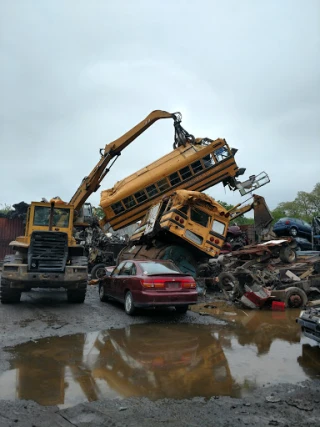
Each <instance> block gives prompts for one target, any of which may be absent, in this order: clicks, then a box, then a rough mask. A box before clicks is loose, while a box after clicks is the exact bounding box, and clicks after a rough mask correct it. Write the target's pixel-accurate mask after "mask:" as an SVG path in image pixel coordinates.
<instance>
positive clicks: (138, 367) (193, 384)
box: [92, 325, 240, 399]
mask: <svg viewBox="0 0 320 427" xmlns="http://www.w3.org/2000/svg"><path fill="white" fill-rule="evenodd" d="M96 346H97V348H98V349H99V352H100V357H99V359H98V361H97V363H96V365H95V367H94V368H93V369H92V375H93V377H94V378H95V379H100V380H101V379H104V380H105V381H106V382H107V383H108V384H109V385H111V386H112V388H113V389H115V390H116V391H117V393H118V394H119V395H121V396H125V397H129V396H140V397H141V396H147V397H148V398H150V399H159V398H176V399H185V398H191V397H194V396H204V397H211V396H214V395H227V396H230V395H231V396H236V395H237V394H238V393H240V391H239V390H238V388H237V386H236V385H235V384H234V382H233V380H232V376H231V373H230V369H229V365H228V362H227V359H226V357H225V355H224V353H223V350H222V348H221V346H220V343H219V341H217V340H216V339H215V338H213V337H212V335H211V333H210V330H209V329H206V328H203V327H202V328H199V327H197V326H194V325H170V326H169V327H168V326H166V325H133V326H130V327H128V328H126V330H124V329H119V330H116V329H115V330H111V331H109V332H108V333H107V334H105V335H103V334H101V335H100V336H99V339H98V340H97V342H96Z"/></svg>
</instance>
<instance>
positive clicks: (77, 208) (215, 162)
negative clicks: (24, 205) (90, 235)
mask: <svg viewBox="0 0 320 427" xmlns="http://www.w3.org/2000/svg"><path fill="white" fill-rule="evenodd" d="M159 119H172V120H173V122H174V128H175V137H174V150H173V152H172V153H171V157H172V158H174V161H173V162H172V161H171V162H170V164H175V165H176V168H177V171H173V170H172V169H170V176H169V177H167V176H166V173H167V172H168V171H167V169H166V167H165V165H164V163H163V161H162V160H161V159H159V160H158V161H157V162H155V163H156V167H155V169H156V170H157V177H159V180H158V182H157V183H156V184H155V188H156V189H157V193H156V194H154V195H153V196H152V197H151V196H150V199H144V198H143V197H142V198H140V199H139V200H138V199H137V198H138V194H137V193H139V192H140V193H142V191H140V190H141V189H140V186H141V181H140V180H139V179H138V180H134V182H135V183H136V186H134V185H132V184H130V185H128V188H130V191H133V195H132V194H129V195H128V198H129V200H128V203H127V205H126V204H125V202H126V201H127V200H124V201H123V200H120V201H115V200H114V199H113V202H112V203H111V204H110V203H109V204H108V202H106V201H105V199H104V201H103V203H101V205H102V207H103V209H104V212H105V213H106V214H109V210H108V209H109V207H110V209H112V211H113V214H115V216H116V217H117V216H118V217H119V216H122V214H123V212H122V211H121V212H119V211H118V210H117V209H116V206H117V203H118V205H119V203H120V205H121V206H122V208H123V209H126V212H125V216H126V217H125V223H126V224H128V223H132V222H135V221H136V219H137V218H139V217H142V216H143V215H144V213H145V211H146V210H147V208H148V207H149V206H150V205H151V204H153V203H154V202H155V201H157V200H159V199H161V198H162V197H164V196H166V195H168V194H169V195H170V194H172V193H173V192H174V191H176V190H177V189H181V188H183V189H194V185H195V183H196V185H197V187H196V188H197V189H199V190H201V191H202V190H203V189H205V188H208V186H212V185H215V184H217V183H218V182H223V183H224V184H225V185H229V186H230V187H231V188H233V189H239V190H240V192H242V194H245V192H246V188H249V187H250V188H252V186H254V185H255V184H257V185H258V184H259V182H260V184H259V186H260V185H263V184H261V183H262V181H263V177H262V178H261V177H260V178H261V181H259V179H260V178H259V179H255V176H253V177H250V178H249V180H248V182H245V183H240V182H239V181H237V177H238V176H239V175H241V174H243V173H244V171H245V169H239V168H238V166H237V165H236V163H235V161H234V155H235V153H236V151H237V150H235V149H231V148H230V147H229V146H228V145H227V144H226V141H225V140H216V141H212V140H209V139H208V138H198V139H196V138H194V137H193V136H192V135H190V134H189V133H188V132H187V131H186V130H185V129H183V127H182V126H181V114H180V113H168V112H166V111H161V110H156V111H153V112H152V113H150V114H149V115H148V116H147V117H146V118H145V119H144V120H142V121H141V122H140V123H139V124H137V125H136V126H134V127H133V128H132V129H131V130H129V131H128V132H127V133H125V134H124V135H123V136H121V137H120V138H118V139H117V140H115V141H113V142H111V143H109V144H107V145H106V146H105V148H104V149H101V150H100V154H101V158H100V160H99V161H98V163H97V164H96V166H95V167H94V168H93V169H92V171H91V173H90V174H89V175H88V176H86V177H85V178H84V179H83V180H82V182H81V184H80V186H79V187H78V189H77V191H76V192H75V194H74V195H73V196H72V198H71V199H70V201H69V203H65V202H63V201H62V200H61V199H60V198H58V197H56V198H54V199H51V200H50V202H47V201H42V202H32V203H31V205H30V207H29V210H28V214H27V222H26V227H25V235H24V236H19V237H17V238H16V239H15V240H14V241H13V242H11V243H10V246H11V247H12V249H13V251H14V252H15V254H14V255H7V256H6V257H5V259H4V263H3V271H2V278H1V288H0V299H1V303H17V302H19V301H20V298H21V292H22V291H27V290H30V289H31V288H60V287H63V288H65V289H66V290H67V296H68V301H69V302H71V303H83V302H84V300H85V295H86V288H87V278H88V260H87V257H86V256H85V253H84V247H83V246H82V245H79V244H78V243H77V241H76V239H75V238H74V230H75V227H78V226H79V227H81V226H86V225H88V224H89V223H90V220H91V219H92V209H91V205H90V204H87V203H86V201H87V200H88V198H89V196H90V195H91V194H92V193H94V192H96V191H97V190H98V189H99V187H100V184H101V181H102V180H103V178H104V177H105V176H106V174H107V173H108V172H109V170H110V168H111V167H112V166H113V164H114V162H115V161H116V159H117V158H118V157H119V156H120V155H121V152H122V151H123V150H124V149H125V148H126V147H127V146H128V145H129V144H130V143H131V142H132V141H134V140H135V139H136V138H137V137H138V136H139V135H141V134H142V133H143V132H144V131H145V130H146V129H148V128H149V127H150V126H151V125H152V124H153V123H155V122H156V121H157V120H159ZM200 149H203V155H202V154H201V156H202V157H201V159H196V160H195V159H194V157H193V156H191V157H190V159H191V160H190V161H192V164H190V165H189V164H185V163H181V162H182V159H184V158H185V157H188V156H189V154H190V153H193V152H199V150H200ZM177 153H180V154H181V155H178V156H177ZM164 158H165V160H167V157H166V156H164ZM164 158H162V159H164ZM161 162H162V163H161ZM205 162H206V164H205ZM161 165H162V166H161ZM180 166H183V167H182V168H180ZM187 167H188V170H189V172H188V170H187V169H186V168H187ZM178 169H179V170H178ZM161 170H163V174H162V175H163V176H161ZM148 171H149V172H150V171H151V174H149V176H150V180H153V173H152V165H151V167H149V169H148ZM159 171H160V172H159ZM174 173H176V174H177V177H178V178H179V177H180V180H178V181H174V179H176V178H177V177H175V176H173V174H174ZM183 173H185V175H184V179H182V178H183V176H182V174H183ZM190 174H191V175H190ZM161 179H162V180H163V184H165V181H166V182H167V184H166V185H164V186H162V187H160V181H161ZM168 179H169V181H170V182H168ZM199 183H200V186H199ZM143 185H146V191H148V188H149V187H151V185H153V181H151V182H150V185H149V184H148V182H146V181H143ZM248 185H249V187H248ZM122 188H123V187H122ZM142 190H143V191H144V189H142ZM150 191H151V188H150ZM117 192H118V190H117V189H116V190H115V192H114V193H115V194H116V193H117ZM150 194H151V193H150ZM121 197H122V196H121ZM125 199H126V197H125ZM132 201H133V202H135V206H134V208H135V209H136V208H137V205H139V206H138V207H139V209H140V213H138V214H135V215H132V212H131V213H130V209H131V208H132V207H131V205H130V203H131V202H132ZM120 210H121V209H120ZM104 222H105V221H104Z"/></svg>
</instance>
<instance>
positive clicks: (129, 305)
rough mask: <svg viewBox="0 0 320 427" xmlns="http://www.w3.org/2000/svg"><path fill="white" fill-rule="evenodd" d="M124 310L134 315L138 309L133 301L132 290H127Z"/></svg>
mask: <svg viewBox="0 0 320 427" xmlns="http://www.w3.org/2000/svg"><path fill="white" fill-rule="evenodd" d="M124 310H125V312H126V313H127V314H128V315H129V316H132V315H133V314H134V313H135V311H136V309H135V306H134V302H133V297H132V293H131V292H130V291H127V293H126V295H125V297H124Z"/></svg>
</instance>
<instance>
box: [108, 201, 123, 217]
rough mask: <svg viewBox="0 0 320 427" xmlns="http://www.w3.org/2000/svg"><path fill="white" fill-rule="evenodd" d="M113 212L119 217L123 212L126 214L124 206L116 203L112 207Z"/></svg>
mask: <svg viewBox="0 0 320 427" xmlns="http://www.w3.org/2000/svg"><path fill="white" fill-rule="evenodd" d="M111 207H112V210H113V212H114V213H115V215H118V214H119V213H121V212H124V207H123V206H122V203H121V202H117V203H114V204H113V205H111Z"/></svg>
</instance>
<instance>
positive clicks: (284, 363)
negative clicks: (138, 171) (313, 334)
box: [0, 307, 320, 406]
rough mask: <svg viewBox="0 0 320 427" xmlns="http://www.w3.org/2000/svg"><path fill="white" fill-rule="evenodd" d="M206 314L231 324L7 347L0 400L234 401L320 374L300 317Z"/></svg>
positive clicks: (138, 328)
mask: <svg viewBox="0 0 320 427" xmlns="http://www.w3.org/2000/svg"><path fill="white" fill-rule="evenodd" d="M202 309H203V308H202ZM206 310H220V313H215V315H218V314H219V317H220V318H223V317H224V316H223V313H224V311H225V312H227V313H228V314H226V316H227V317H228V321H229V322H230V320H231V319H232V317H234V319H232V320H231V322H232V324H231V325H230V326H212V325H210V326H204V325H186V324H180V325H177V324H174V325H172V324H171V325H164V324H160V325H153V324H147V325H133V326H130V327H127V328H125V329H112V330H108V331H101V332H96V333H88V334H77V335H70V336H64V337H52V338H47V339H41V340H39V341H37V342H29V343H25V344H21V345H19V346H16V347H13V348H8V349H7V351H9V352H10V353H11V355H12V359H11V369H10V370H9V371H7V372H5V373H3V374H2V375H1V376H0V390H1V391H0V398H2V399H4V398H6V399H32V400H34V401H36V402H38V403H39V404H41V405H62V406H69V405H74V404H77V403H80V402H85V401H93V400H98V399H102V398H105V397H111V398H112V397H130V396H137V397H142V396H146V397H149V398H150V399H159V398H176V399H185V398H191V397H194V396H203V397H207V398H209V397H211V396H216V395H228V396H233V397H240V396H243V395H244V394H246V393H250V392H252V391H253V390H254V389H255V388H256V387H257V386H261V385H263V384H267V383H271V384H272V383H277V382H291V383H294V382H298V381H302V380H304V379H306V378H308V377H311V378H313V377H315V376H317V375H318V374H319V373H320V363H319V360H320V358H319V355H320V354H319V351H320V350H319V347H314V346H313V345H310V344H303V346H301V343H300V328H299V326H298V325H297V324H296V323H295V318H296V317H297V315H298V314H299V313H298V312H296V311H293V310H291V311H290V310H287V311H285V312H268V311H264V312H262V311H259V312H257V311H246V312H244V311H242V310H239V311H238V310H235V309H234V307H233V308H232V310H231V309H230V310H228V309H227V308H223V309H222V308H220V309H219V308H207V309H206ZM231 313H232V314H231ZM230 318H231V319H230ZM233 320H234V322H233ZM301 341H302V342H303V343H307V342H309V341H308V340H307V339H306V338H301Z"/></svg>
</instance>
